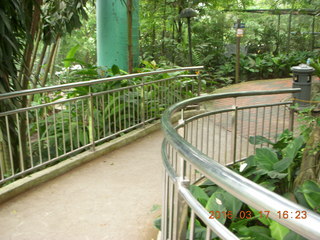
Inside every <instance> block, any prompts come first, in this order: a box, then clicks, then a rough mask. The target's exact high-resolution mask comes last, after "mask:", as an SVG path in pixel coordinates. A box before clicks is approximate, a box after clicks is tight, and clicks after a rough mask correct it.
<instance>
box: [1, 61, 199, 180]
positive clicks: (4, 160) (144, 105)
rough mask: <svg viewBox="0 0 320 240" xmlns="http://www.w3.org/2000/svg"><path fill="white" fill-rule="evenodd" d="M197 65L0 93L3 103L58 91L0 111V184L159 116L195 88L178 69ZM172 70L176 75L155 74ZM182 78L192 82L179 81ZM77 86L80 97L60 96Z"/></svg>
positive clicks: (195, 85)
mask: <svg viewBox="0 0 320 240" xmlns="http://www.w3.org/2000/svg"><path fill="white" fill-rule="evenodd" d="M201 69H203V67H202V66H198V67H197V66H196V67H183V68H174V69H164V70H157V71H153V72H144V73H136V74H129V75H122V76H114V77H109V78H103V79H96V80H90V81H83V82H76V83H70V84H63V85H56V86H50V87H43V88H37V89H27V90H22V91H16V92H8V93H3V94H0V102H1V101H3V102H4V101H5V99H10V98H15V97H22V96H24V97H26V98H28V97H31V96H32V95H34V94H39V93H47V94H48V93H49V95H48V96H49V97H50V96H51V93H52V95H54V94H53V93H55V91H58V90H62V91H64V93H63V94H62V93H61V94H60V95H59V96H61V97H63V98H61V99H60V100H52V101H50V102H45V101H40V102H39V103H36V104H31V105H30V104H28V105H27V106H23V105H19V104H18V105H17V106H16V108H13V109H6V110H5V111H3V112H0V120H1V121H2V123H3V124H2V129H1V131H2V133H3V134H6V137H7V139H8V140H7V141H8V144H7V145H8V149H7V151H6V152H5V153H4V154H5V155H4V154H3V155H2V156H0V185H2V184H4V183H6V182H8V181H12V180H14V179H16V178H18V177H22V176H25V175H26V174H30V173H32V172H35V171H38V170H40V169H43V168H44V167H47V166H49V165H51V164H53V163H55V162H57V161H59V160H61V159H65V158H67V157H68V156H70V155H73V154H77V153H79V152H80V151H84V150H88V149H91V150H92V151H95V147H96V145H97V144H101V143H103V142H106V141H109V140H111V139H114V138H115V137H117V136H120V135H121V134H123V133H127V132H129V131H132V130H134V129H137V128H139V127H144V126H145V124H147V123H150V122H152V121H154V120H156V119H159V117H160V114H161V113H162V112H163V111H164V108H165V107H167V106H169V105H171V104H173V103H176V102H178V101H180V100H181V99H184V98H187V97H190V96H191V95H190V94H185V93H193V92H194V88H196V87H198V91H199V88H200V86H197V85H199V84H200V83H201V81H200V75H199V74H193V75H184V71H197V70H201ZM173 72H176V74H172V75H171V76H164V77H162V76H161V74H163V73H173ZM157 75H158V76H159V77H155V78H151V79H150V78H149V79H146V77H148V76H157ZM136 78H139V81H138V82H136V81H130V82H128V83H127V84H125V85H126V86H122V84H121V86H120V87H118V88H112V87H110V86H104V87H103V88H102V89H100V91H96V92H94V91H93V90H94V89H93V87H94V86H96V85H97V84H101V83H109V82H111V81H115V82H117V81H120V80H126V79H136ZM186 78H188V79H189V78H196V80H193V81H192V82H191V83H189V81H188V82H187V84H183V83H184V80H185V79H186ZM155 79H157V80H155ZM79 86H87V87H88V91H86V92H84V93H83V94H85V95H81V96H70V97H66V98H65V97H64V96H65V92H67V91H70V90H74V89H73V88H75V87H79ZM109 87H110V88H111V89H110V88H109ZM149 93H150V95H148V94H149ZM179 93H180V94H179ZM175 94H177V95H175ZM44 97H45V96H44ZM29 100H31V98H29ZM41 100H42V99H41ZM57 129H58V130H59V131H58V130H57ZM13 141H15V142H13ZM11 143H14V144H11Z"/></svg>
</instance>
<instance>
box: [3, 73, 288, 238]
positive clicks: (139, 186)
mask: <svg viewBox="0 0 320 240" xmlns="http://www.w3.org/2000/svg"><path fill="white" fill-rule="evenodd" d="M290 87H291V80H290V79H285V80H267V81H251V82H246V83H241V84H237V85H232V86H230V87H227V88H224V89H221V90H219V92H231V91H250V90H268V89H270V90H271V89H283V88H290ZM283 97H288V96H282V98H283ZM272 98H273V99H274V97H272ZM280 98H281V96H280ZM274 100H276V101H278V100H279V99H274ZM239 101H240V99H239ZM241 101H249V102H252V103H259V101H263V103H265V102H266V99H265V98H264V99H262V98H259V97H253V98H252V97H251V98H243V99H242V100H241ZM267 101H269V100H267ZM270 101H271V100H270ZM215 104H216V105H215V106H214V107H216V108H219V107H224V106H226V105H232V104H233V103H232V102H228V101H222V102H217V103H215ZM161 141H162V134H161V132H160V131H157V132H155V133H153V134H150V135H149V136H147V137H145V138H143V139H140V140H138V141H136V142H134V143H132V144H130V145H127V146H125V147H123V148H121V149H119V150H116V151H114V152H112V153H110V154H107V155H106V156H103V157H100V158H98V159H96V160H94V161H91V162H89V163H87V164H85V165H82V166H81V167H78V168H76V169H74V170H72V171H70V172H68V173H67V174H65V175H63V176H61V177H58V178H56V179H54V180H52V181H49V182H47V183H44V184H42V185H40V186H38V187H36V188H34V189H32V190H30V191H28V192H26V193H24V194H21V195H19V196H17V197H15V198H13V199H11V200H10V201H8V202H6V203H4V204H2V205H0V239H6V240H9V239H10V240H14V239H19V240H31V239H32V240H46V239H47V240H55V239H62V240H64V239H68V240H73V239H76V240H89V239H94V240H127V239H130V240H151V239H156V234H157V230H156V229H155V228H154V227H153V220H154V219H155V218H156V217H157V216H158V215H159V214H160V211H159V210H157V211H155V212H152V211H151V209H152V208H154V206H155V205H160V204H161V195H162V184H161V180H162V161H161V155H160V146H161Z"/></svg>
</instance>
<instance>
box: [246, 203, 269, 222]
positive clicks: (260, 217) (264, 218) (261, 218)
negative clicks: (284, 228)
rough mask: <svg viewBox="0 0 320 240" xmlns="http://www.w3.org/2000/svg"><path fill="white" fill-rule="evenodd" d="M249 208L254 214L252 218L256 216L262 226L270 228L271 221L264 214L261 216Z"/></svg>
mask: <svg viewBox="0 0 320 240" xmlns="http://www.w3.org/2000/svg"><path fill="white" fill-rule="evenodd" d="M249 208H250V210H251V211H252V212H253V213H254V216H256V217H257V219H258V220H259V221H260V222H262V223H263V224H264V225H267V226H270V224H271V222H272V220H271V219H270V218H269V217H267V216H266V215H265V214H262V215H261V214H260V212H259V211H258V210H256V209H254V208H253V207H250V206H249Z"/></svg>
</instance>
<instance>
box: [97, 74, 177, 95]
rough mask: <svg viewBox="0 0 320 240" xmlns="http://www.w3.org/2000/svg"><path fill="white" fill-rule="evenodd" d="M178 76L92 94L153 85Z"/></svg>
mask: <svg viewBox="0 0 320 240" xmlns="http://www.w3.org/2000/svg"><path fill="white" fill-rule="evenodd" d="M177 77H179V76H176V77H170V78H164V79H160V80H156V81H151V82H145V83H139V84H137V85H131V86H127V87H122V88H117V89H111V90H107V91H102V92H99V93H93V94H92V95H93V96H99V95H104V94H109V93H114V92H120V91H123V90H128V89H134V88H138V87H142V86H147V85H151V84H154V83H158V82H164V81H168V80H174V79H176V78H177Z"/></svg>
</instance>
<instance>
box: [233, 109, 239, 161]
mask: <svg viewBox="0 0 320 240" xmlns="http://www.w3.org/2000/svg"><path fill="white" fill-rule="evenodd" d="M237 130H238V107H237V106H236V105H234V116H233V118H232V160H233V163H235V162H236V157H237ZM240 158H241V156H240Z"/></svg>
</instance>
